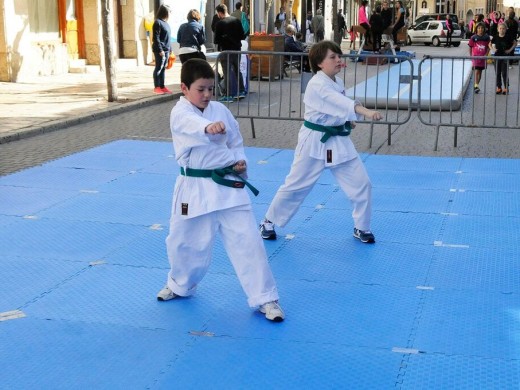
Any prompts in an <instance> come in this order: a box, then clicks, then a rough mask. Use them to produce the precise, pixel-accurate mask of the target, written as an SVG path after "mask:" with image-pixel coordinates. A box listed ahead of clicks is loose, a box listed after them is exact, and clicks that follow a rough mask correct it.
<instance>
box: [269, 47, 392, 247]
mask: <svg viewBox="0 0 520 390" xmlns="http://www.w3.org/2000/svg"><path fill="white" fill-rule="evenodd" d="M341 55H342V52H341V48H340V47H339V46H338V45H337V44H336V43H334V42H331V41H322V42H319V43H316V44H314V45H313V46H312V47H311V50H310V52H309V62H310V65H311V69H312V71H313V72H314V73H316V74H315V75H314V76H313V77H312V78H311V80H310V81H309V83H308V85H307V88H306V90H305V96H304V98H303V102H304V104H305V116H304V117H305V122H304V123H303V125H302V127H301V129H300V133H299V134H298V145H297V146H296V150H295V154H294V161H293V163H292V166H291V171H290V172H289V175H288V176H287V177H286V178H285V183H284V184H283V185H282V186H281V187H280V188H279V189H278V192H277V193H276V195H275V197H274V199H273V201H272V202H271V205H270V206H269V209H268V210H267V213H266V215H265V219H264V220H263V221H262V222H261V224H260V233H261V236H262V238H264V239H266V240H274V239H276V232H275V228H274V226H275V224H276V225H279V226H282V227H283V226H285V225H286V224H287V223H288V222H289V221H290V220H291V218H292V217H293V216H294V214H296V212H297V211H298V208H299V207H300V205H301V204H302V202H303V201H304V199H305V197H306V196H307V195H308V194H309V192H310V191H311V190H312V188H313V187H314V184H315V183H316V181H317V180H318V178H319V177H320V175H321V173H322V172H323V170H324V169H325V168H329V169H330V170H331V172H332V174H333V175H334V177H335V178H336V180H337V181H338V184H339V185H340V187H341V189H342V190H343V191H344V192H345V194H347V196H348V197H349V199H350V201H351V203H352V205H353V211H352V217H353V219H354V237H355V238H357V239H359V240H361V242H364V243H373V242H375V238H374V235H373V234H372V233H371V231H370V218H371V212H372V195H371V194H372V184H371V183H370V179H369V178H368V175H367V172H366V170H365V167H364V165H363V162H362V161H361V158H360V157H359V155H358V153H357V151H356V148H355V147H354V144H353V143H352V140H351V139H350V137H349V134H350V130H351V128H352V127H354V123H353V121H355V120H357V119H358V115H364V116H365V117H368V118H370V119H372V120H380V119H381V118H382V117H381V114H380V113H379V112H377V111H373V110H369V109H367V108H365V107H363V106H362V105H361V103H359V102H358V101H354V100H352V99H350V98H348V97H347V96H346V95H345V85H344V83H343V80H341V79H339V78H337V77H336V75H337V74H338V73H339V72H341V70H342V69H343V67H344V66H345V64H344V62H343V60H342V58H341Z"/></svg>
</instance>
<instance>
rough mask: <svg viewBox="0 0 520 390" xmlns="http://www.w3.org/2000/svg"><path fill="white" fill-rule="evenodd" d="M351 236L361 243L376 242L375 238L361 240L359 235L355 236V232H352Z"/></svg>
mask: <svg viewBox="0 0 520 390" xmlns="http://www.w3.org/2000/svg"><path fill="white" fill-rule="evenodd" d="M352 237H354V238H356V239H358V240H359V241H361V242H362V243H363V244H375V242H376V240H362V239H361V237H359V236H356V235H355V234H353V235H352Z"/></svg>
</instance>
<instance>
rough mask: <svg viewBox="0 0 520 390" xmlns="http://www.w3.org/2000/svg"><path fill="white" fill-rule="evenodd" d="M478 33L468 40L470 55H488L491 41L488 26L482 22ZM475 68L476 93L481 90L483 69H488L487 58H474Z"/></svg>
mask: <svg viewBox="0 0 520 390" xmlns="http://www.w3.org/2000/svg"><path fill="white" fill-rule="evenodd" d="M476 31H477V33H476V34H474V35H472V36H471V38H470V39H469V41H468V46H469V55H470V56H475V57H481V56H487V55H488V52H489V42H490V41H491V38H490V37H489V35H487V34H486V26H485V25H484V23H482V22H480V23H478V24H477V27H476ZM472 64H473V70H474V73H475V85H474V86H473V90H474V92H475V93H479V92H480V87H479V84H480V79H481V78H482V71H483V70H484V69H486V59H474V60H472Z"/></svg>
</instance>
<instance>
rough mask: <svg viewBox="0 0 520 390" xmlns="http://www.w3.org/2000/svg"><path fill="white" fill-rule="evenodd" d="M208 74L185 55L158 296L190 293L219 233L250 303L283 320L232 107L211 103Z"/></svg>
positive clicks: (174, 122) (209, 71)
mask: <svg viewBox="0 0 520 390" xmlns="http://www.w3.org/2000/svg"><path fill="white" fill-rule="evenodd" d="M214 77H215V75H214V72H213V69H212V67H211V65H210V64H209V63H208V62H206V61H204V60H201V59H190V60H188V61H186V62H185V63H184V64H183V65H182V69H181V90H182V92H183V94H184V97H181V98H180V100H179V102H177V104H176V105H175V106H174V107H173V109H172V112H171V115H170V128H171V132H172V140H173V146H174V149H175V156H176V160H177V162H178V164H179V166H180V167H181V174H180V175H179V176H178V177H177V181H176V183H175V189H174V193H173V204H172V215H171V219H170V232H169V235H168V237H167V238H166V248H167V253H168V259H169V262H170V271H169V273H168V278H167V282H166V286H165V287H164V288H163V289H162V290H161V291H159V293H158V294H157V299H158V300H159V301H167V300H170V299H173V298H176V297H178V296H181V297H186V296H190V295H192V294H194V293H195V290H196V289H197V285H198V284H199V282H200V281H201V280H202V278H203V277H204V275H205V274H206V272H207V270H208V267H209V265H210V263H211V251H212V246H213V243H214V242H215V236H216V234H217V233H220V234H221V236H222V240H223V243H224V247H225V248H226V251H227V254H228V256H229V259H230V260H231V263H232V264H233V267H234V269H235V272H236V273H237V276H238V279H239V281H240V284H241V285H242V288H243V290H244V292H245V293H246V295H247V298H248V304H249V306H251V307H257V306H259V310H260V312H262V313H264V314H265V317H266V318H267V319H268V320H272V321H283V319H284V312H283V311H282V309H281V308H280V306H279V305H278V291H277V288H276V284H275V281H274V278H273V275H272V273H271V269H270V267H269V264H268V262H267V255H266V252H265V248H264V245H263V243H262V240H261V238H260V237H258V232H257V230H256V222H255V218H254V215H253V211H252V207H251V199H250V198H249V195H248V194H247V193H246V190H245V189H244V186H245V185H247V186H248V187H250V184H249V183H247V182H246V181H245V179H243V178H242V177H243V176H245V174H246V169H247V164H246V157H245V154H244V148H243V145H242V136H241V134H240V131H239V128H238V122H237V121H236V120H235V118H234V117H233V115H232V114H231V112H230V111H229V110H228V109H227V108H226V107H225V106H224V105H223V104H221V103H218V102H215V101H211V98H212V95H213V86H214ZM250 188H251V187H250ZM252 190H253V191H256V189H254V187H252Z"/></svg>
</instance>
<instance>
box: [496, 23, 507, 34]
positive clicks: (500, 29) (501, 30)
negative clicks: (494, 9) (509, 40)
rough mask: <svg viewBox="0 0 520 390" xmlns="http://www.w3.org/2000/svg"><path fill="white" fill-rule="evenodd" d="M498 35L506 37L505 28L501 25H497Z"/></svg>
mask: <svg viewBox="0 0 520 390" xmlns="http://www.w3.org/2000/svg"><path fill="white" fill-rule="evenodd" d="M498 34H499V35H500V36H504V35H506V27H505V26H504V25H503V24H499V25H498Z"/></svg>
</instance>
